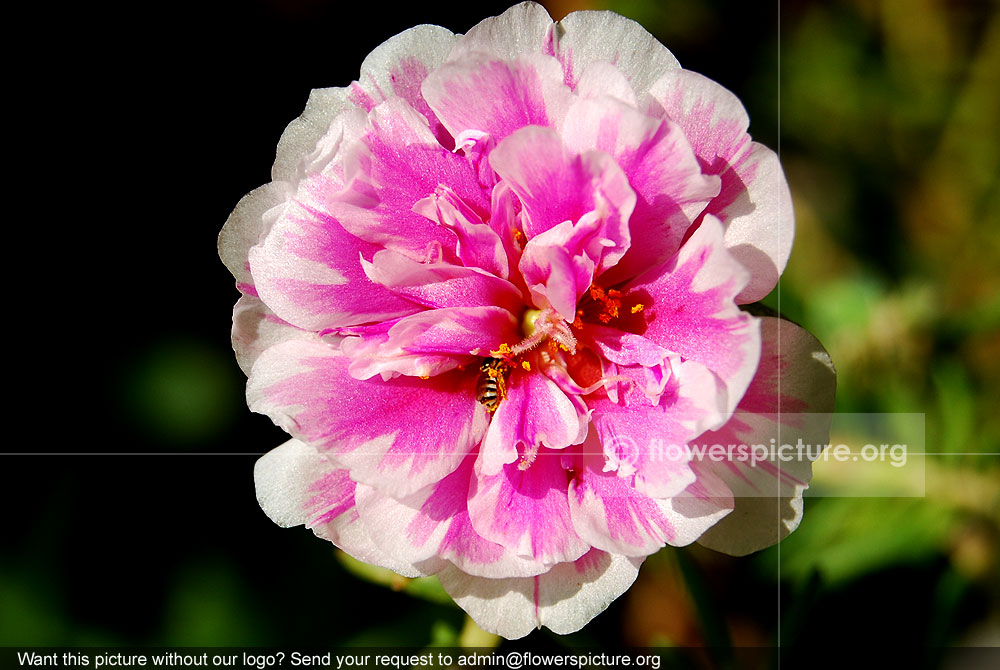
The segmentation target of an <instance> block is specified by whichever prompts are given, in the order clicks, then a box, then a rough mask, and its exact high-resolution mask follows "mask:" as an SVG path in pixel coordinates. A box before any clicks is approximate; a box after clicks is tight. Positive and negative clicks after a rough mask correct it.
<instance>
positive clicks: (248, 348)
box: [232, 295, 319, 375]
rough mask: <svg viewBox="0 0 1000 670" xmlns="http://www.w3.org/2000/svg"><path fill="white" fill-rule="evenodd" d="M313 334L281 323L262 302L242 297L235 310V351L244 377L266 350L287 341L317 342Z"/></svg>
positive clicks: (284, 322) (233, 337)
mask: <svg viewBox="0 0 1000 670" xmlns="http://www.w3.org/2000/svg"><path fill="white" fill-rule="evenodd" d="M318 337H319V336H318V335H316V333H313V332H312V331H308V330H302V329H301V328H296V327H295V326H293V325H292V324H290V323H288V322H286V321H282V320H281V319H280V318H278V316H277V315H276V314H275V313H274V312H272V311H271V310H270V308H269V307H268V306H267V305H265V304H264V303H263V302H262V301H261V299H260V298H258V297H256V296H252V295H243V296H240V299H239V300H237V301H236V306H235V307H233V332H232V339H233V351H234V352H236V362H237V363H239V365H240V369H242V370H243V372H244V374H247V375H249V374H250V370H251V368H253V364H254V363H255V362H256V361H257V358H259V357H260V355H261V354H262V353H264V352H265V351H266V350H267V349H269V348H271V347H273V346H274V345H276V344H280V343H281V342H284V341H286V340H316V339H318Z"/></svg>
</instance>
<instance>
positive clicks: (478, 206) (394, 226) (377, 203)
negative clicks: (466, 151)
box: [329, 98, 490, 261]
mask: <svg viewBox="0 0 1000 670" xmlns="http://www.w3.org/2000/svg"><path fill="white" fill-rule="evenodd" d="M369 122H370V127H369V129H368V131H367V132H366V134H365V136H364V138H363V140H362V141H360V142H357V143H356V144H355V145H354V146H353V147H352V149H351V151H350V152H349V154H348V155H347V157H346V158H345V165H346V174H345V179H346V183H347V186H346V187H345V188H344V190H343V191H342V192H340V193H338V194H336V195H335V196H334V197H333V199H332V200H331V201H330V203H329V210H330V212H331V213H332V214H333V215H334V216H336V217H337V219H338V220H339V221H340V223H341V224H342V225H343V226H344V228H345V229H347V230H348V231H349V232H351V233H352V234H353V235H356V236H357V237H359V238H361V239H363V240H365V241H367V242H371V243H373V244H377V245H380V246H383V247H386V248H389V249H394V250H396V251H398V252H400V253H404V254H407V255H409V256H411V257H412V258H414V259H416V260H421V261H422V260H427V259H434V258H441V257H447V258H452V257H453V255H454V250H455V243H456V239H455V235H454V233H452V232H451V231H450V230H448V229H447V228H444V227H442V226H440V225H438V224H437V223H436V222H434V221H431V220H429V219H427V218H426V217H424V216H422V215H421V214H418V213H416V212H414V211H413V206H414V205H415V204H416V203H417V202H419V201H421V200H423V199H424V198H426V197H428V196H430V195H432V194H433V193H434V192H435V190H436V189H437V188H438V186H439V185H441V184H444V185H446V186H448V188H450V189H451V190H452V191H453V192H454V193H455V194H456V195H457V196H458V197H459V198H461V199H462V200H463V201H464V202H465V204H466V205H467V206H469V207H471V208H472V209H473V211H475V212H476V213H477V214H478V215H479V216H480V217H485V216H487V215H488V213H489V211H490V201H489V194H488V193H484V191H483V189H482V188H481V187H480V185H479V181H478V176H477V174H476V171H475V169H474V167H473V166H471V165H470V164H469V163H468V162H467V161H466V160H465V159H464V158H463V157H462V156H459V155H457V154H454V153H452V152H450V151H448V150H447V149H445V148H444V147H442V146H441V145H440V144H438V143H437V141H436V139H435V138H434V136H433V135H432V134H431V131H430V129H429V128H428V127H427V122H426V119H424V117H422V116H420V115H419V114H418V113H417V112H415V111H414V110H413V109H412V108H411V107H410V106H409V105H407V104H406V103H405V102H404V101H403V100H402V99H400V98H390V99H389V100H387V101H386V102H384V103H382V104H381V105H379V106H378V107H376V108H375V109H374V110H372V112H371V113H370V114H369Z"/></svg>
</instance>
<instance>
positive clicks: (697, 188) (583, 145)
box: [563, 96, 720, 283]
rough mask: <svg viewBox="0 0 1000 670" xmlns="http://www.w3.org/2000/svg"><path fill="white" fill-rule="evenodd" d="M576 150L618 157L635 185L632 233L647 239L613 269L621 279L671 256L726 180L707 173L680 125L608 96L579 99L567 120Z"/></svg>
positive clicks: (568, 135) (565, 126)
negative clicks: (723, 180) (721, 183)
mask: <svg viewBox="0 0 1000 670" xmlns="http://www.w3.org/2000/svg"><path fill="white" fill-rule="evenodd" d="M563 138H564V141H565V142H566V146H567V147H568V148H569V149H570V150H571V151H575V152H578V153H582V152H584V151H588V150H599V151H602V152H605V153H607V154H609V155H611V156H613V157H614V159H615V163H616V164H617V165H618V166H619V167H620V168H621V169H622V171H623V172H624V173H625V175H626V176H627V178H628V182H629V184H630V185H631V186H632V188H633V189H634V190H635V193H636V197H637V200H636V204H635V211H634V212H633V214H632V217H631V219H630V220H629V229H630V231H631V236H632V237H633V238H634V239H636V240H642V244H638V245H635V246H633V247H632V248H631V249H629V252H628V253H627V254H626V255H625V258H623V259H622V260H621V261H620V262H618V263H617V266H616V267H615V268H613V269H612V270H611V273H610V275H609V281H610V282H611V283H616V282H618V281H622V280H625V279H629V278H631V277H634V276H635V275H637V274H639V273H640V272H641V271H643V270H645V269H646V268H649V267H652V266H654V265H657V264H659V263H662V262H664V261H666V260H668V259H669V258H670V257H671V256H672V255H673V254H674V253H676V251H677V249H678V248H679V247H680V245H681V240H682V239H683V238H684V234H685V233H686V232H687V230H688V228H689V227H690V226H691V222H692V221H694V220H695V218H697V216H698V215H699V214H701V212H702V211H703V210H704V209H705V207H706V206H707V205H708V203H709V201H710V200H712V198H714V197H715V196H716V195H718V193H719V184H720V180H719V178H718V177H716V176H710V175H705V174H703V173H702V170H701V166H700V165H699V164H698V160H697V158H696V157H695V154H694V152H693V151H692V150H691V146H690V145H689V144H688V142H687V139H685V137H684V133H683V132H682V130H681V128H680V126H678V125H677V124H675V123H673V122H671V121H670V120H668V119H662V118H654V117H652V116H648V115H646V114H643V113H642V112H640V111H638V110H637V109H635V108H634V107H631V106H629V105H627V104H625V103H623V102H621V101H619V100H616V99H613V98H610V97H607V96H602V97H599V98H592V99H585V100H580V101H578V102H576V103H575V104H574V105H573V106H572V107H571V108H570V111H569V113H568V114H567V116H566V122H565V123H564V124H563Z"/></svg>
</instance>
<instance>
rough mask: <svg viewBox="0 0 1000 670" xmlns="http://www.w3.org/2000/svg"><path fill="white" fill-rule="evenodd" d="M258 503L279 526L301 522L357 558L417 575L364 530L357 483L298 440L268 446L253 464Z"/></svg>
mask: <svg viewBox="0 0 1000 670" xmlns="http://www.w3.org/2000/svg"><path fill="white" fill-rule="evenodd" d="M253 476H254V485H255V486H256V489H257V501H258V502H259V503H260V506H261V508H262V509H263V510H264V513H265V514H267V516H268V517H269V518H270V519H271V520H272V521H274V522H275V523H276V524H278V525H279V526H282V527H285V528H287V527H289V526H301V525H303V524H304V525H305V526H306V527H308V528H312V529H313V532H315V533H316V535H318V536H320V537H322V538H324V539H326V540H329V541H330V542H333V543H334V544H335V545H337V546H338V547H340V548H341V549H343V550H344V551H346V552H347V553H349V554H351V555H352V556H354V557H355V558H357V559H359V560H362V561H365V562H366V563H372V564H373V565H379V566H382V567H384V568H388V569H390V570H392V571H393V572H396V573H398V574H401V575H403V576H405V577H419V576H420V574H421V571H420V570H419V569H417V568H416V567H415V566H413V565H412V564H411V563H407V562H403V561H398V560H396V559H394V558H391V557H390V556H388V555H387V554H385V553H384V552H382V551H381V550H380V549H378V548H377V547H376V546H375V545H374V544H373V543H372V542H371V540H369V539H368V536H367V535H366V534H365V533H364V531H363V529H362V524H361V523H360V522H359V517H358V512H357V509H356V508H355V502H354V493H355V483H354V482H353V481H352V480H351V478H350V477H349V476H348V473H347V470H344V469H342V468H339V467H338V466H337V464H336V463H335V462H334V461H333V460H332V459H330V458H328V457H327V456H325V455H324V454H321V453H319V452H318V451H316V450H315V449H313V448H312V447H310V446H309V445H307V444H305V443H303V442H300V441H299V440H289V441H288V442H285V443H284V444H283V445H281V446H280V447H277V448H275V449H272V450H271V451H269V452H268V453H266V454H265V455H264V456H262V457H261V458H260V459H258V460H257V463H256V464H255V465H254V469H253Z"/></svg>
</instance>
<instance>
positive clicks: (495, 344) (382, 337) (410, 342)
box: [341, 307, 518, 379]
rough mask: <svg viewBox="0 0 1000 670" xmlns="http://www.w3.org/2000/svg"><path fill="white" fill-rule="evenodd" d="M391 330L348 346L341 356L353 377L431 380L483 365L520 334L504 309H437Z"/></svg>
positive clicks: (359, 338)
mask: <svg viewBox="0 0 1000 670" xmlns="http://www.w3.org/2000/svg"><path fill="white" fill-rule="evenodd" d="M386 325H387V326H388V327H387V328H385V329H378V330H377V331H375V332H372V333H366V334H364V335H360V336H357V337H348V338H347V339H345V340H344V342H343V344H342V345H341V350H342V351H343V352H344V354H345V355H347V356H348V357H350V359H351V363H350V366H349V367H348V371H349V372H350V374H351V376H352V377H354V378H356V379H368V378H369V377H373V376H375V375H377V374H381V375H382V377H383V378H384V379H389V378H391V377H393V376H395V375H396V374H404V375H410V376H415V377H430V376H434V375H438V374H441V373H443V372H447V371H448V370H452V369H454V368H457V367H459V366H463V365H466V366H474V365H478V361H479V359H480V358H481V357H484V356H486V355H487V354H488V352H490V351H493V350H496V349H498V348H499V347H500V344H501V343H503V342H509V341H511V339H512V336H513V335H515V334H516V333H517V332H518V330H517V327H518V323H517V319H515V318H514V315H512V314H511V313H510V312H508V311H507V310H505V309H503V308H502V307H466V308H452V309H432V310H428V311H426V312H421V313H419V314H414V315H413V316H408V317H406V318H404V319H399V320H398V321H395V322H394V323H392V324H391V325H390V324H388V323H387V324H386Z"/></svg>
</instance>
